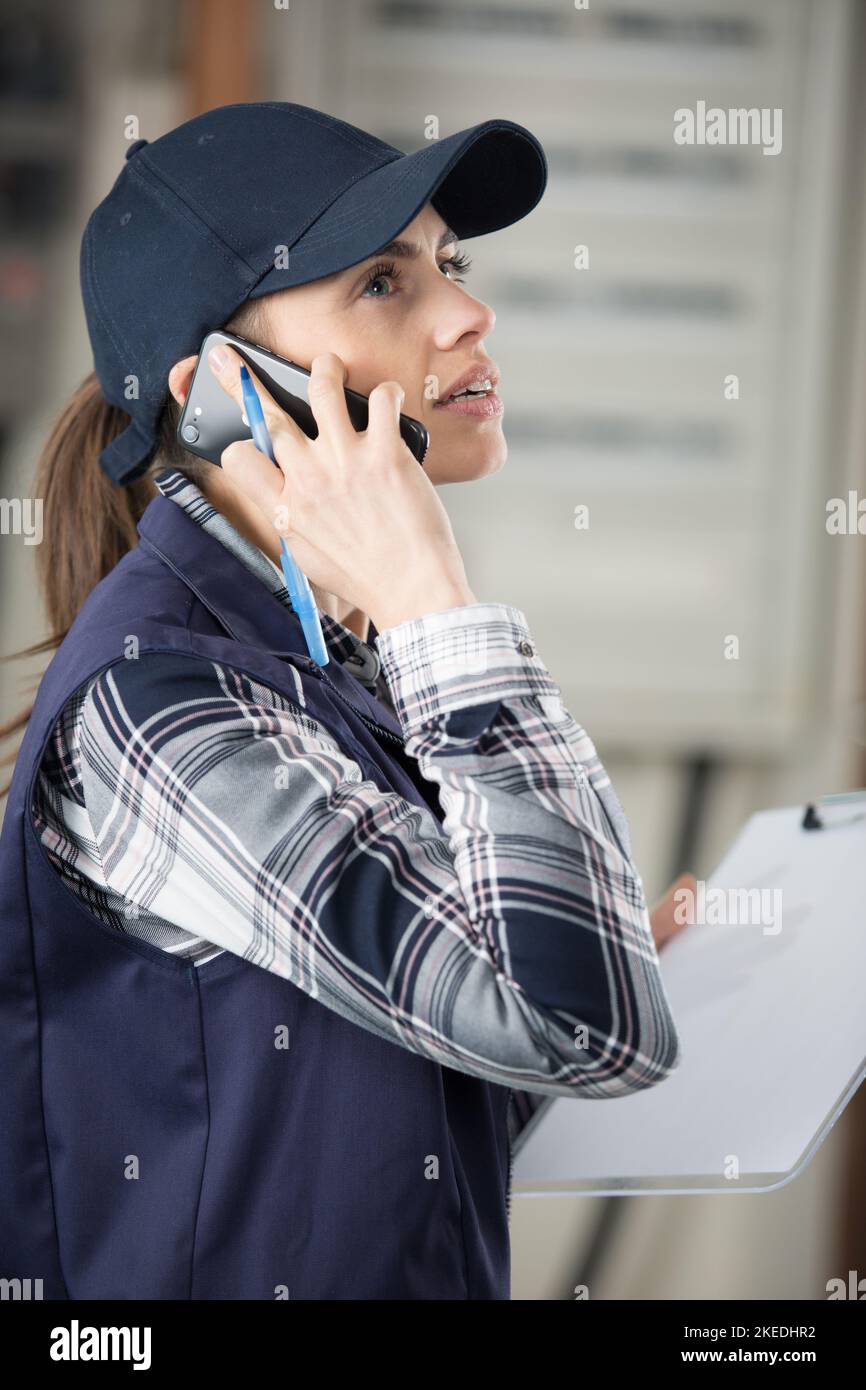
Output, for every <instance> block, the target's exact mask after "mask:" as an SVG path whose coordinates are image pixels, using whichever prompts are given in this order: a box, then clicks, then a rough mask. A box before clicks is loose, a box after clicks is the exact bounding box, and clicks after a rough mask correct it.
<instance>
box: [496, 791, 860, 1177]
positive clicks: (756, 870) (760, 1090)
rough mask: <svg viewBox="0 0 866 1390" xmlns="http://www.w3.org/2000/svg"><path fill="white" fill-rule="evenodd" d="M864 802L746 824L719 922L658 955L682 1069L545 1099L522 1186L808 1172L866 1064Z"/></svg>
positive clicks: (522, 1153)
mask: <svg viewBox="0 0 866 1390" xmlns="http://www.w3.org/2000/svg"><path fill="white" fill-rule="evenodd" d="M864 805H866V803H864V802H862V801H861V802H860V804H859V807H858V806H857V805H856V803H855V804H854V805H852V807H851V808H850V809H849V811H848V814H847V818H845V817H842V818H839V817H837V818H836V820H835V823H828V824H827V825H825V827H824V828H822V829H819V830H804V829H803V828H802V820H803V807H802V806H800V807H791V808H784V809H781V810H771V811H762V812H759V813H758V814H757V815H755V816H753V817H752V818H751V820H749V821H748V822H747V823H746V825H745V827H744V829H743V830H742V832H741V833H740V835H739V836H738V838H737V839H736V840H735V842H734V844H733V845H732V847H731V849H730V850H729V852H728V854H727V855H726V856H725V858H724V860H723V861H722V863H721V864H720V865H719V867H718V869H717V870H716V872H715V873H714V874H713V876H712V878H711V879H709V880H708V882H707V894H708V898H707V911H706V914H705V916H706V919H707V924H706V925H703V924H702V923H701V921H700V918H699V919H698V921H697V922H696V923H695V924H694V925H690V926H688V927H687V928H686V929H685V931H683V932H682V934H681V935H679V936H677V937H675V938H674V939H673V940H671V941H670V942H669V943H668V944H667V945H666V946H665V947H664V948H663V949H662V951H661V954H660V962H661V968H662V974H663V977H664V982H665V988H666V990H667V993H668V998H669V1000H670V1004H671V1009H672V1011H673V1015H674V1020H675V1022H676V1025H677V1029H678V1032H679V1035H680V1040H681V1044H682V1059H681V1061H680V1064H679V1066H678V1067H677V1069H676V1070H675V1071H674V1072H673V1073H672V1074H671V1075H670V1076H669V1077H666V1078H665V1080H664V1081H661V1082H659V1083H658V1085H656V1086H653V1087H651V1088H650V1089H649V1090H646V1091H639V1092H637V1093H635V1094H634V1095H629V1096H622V1097H619V1098H615V1099H606V1100H584V1099H571V1098H570V1097H564V1098H562V1099H559V1098H555V1099H550V1100H548V1101H547V1103H546V1104H544V1105H543V1106H542V1107H541V1109H540V1110H539V1111H537V1112H536V1114H535V1115H534V1116H533V1118H532V1120H531V1121H530V1123H529V1125H527V1127H526V1130H525V1131H524V1132H523V1134H521V1135H520V1136H519V1138H518V1140H517V1142H516V1143H515V1147H514V1153H515V1159H514V1170H513V1187H512V1192H513V1196H514V1197H515V1198H519V1197H522V1196H536V1197H538V1196H566V1195H586V1194H594V1195H599V1196H601V1195H606V1196H622V1195H631V1194H634V1195H638V1194H640V1193H656V1194H658V1193H663V1192H667V1193H685V1192H689V1193H694V1192H713V1193H715V1192H757V1191H767V1190H769V1189H771V1188H775V1187H781V1186H783V1185H784V1184H785V1183H786V1182H790V1180H791V1179H792V1178H794V1177H795V1176H796V1175H797V1174H798V1173H799V1172H801V1171H802V1169H803V1168H804V1167H805V1165H806V1164H807V1163H808V1162H809V1160H810V1159H811V1158H812V1156H813V1154H814V1153H815V1152H816V1151H817V1149H818V1147H819V1146H820V1144H821V1143H822V1141H823V1139H824V1138H825V1137H826V1135H827V1133H828V1132H829V1130H830V1128H831V1126H832V1125H833V1123H834V1122H835V1120H836V1119H838V1117H839V1115H840V1114H841V1113H842V1111H843V1109H844V1107H845V1105H846V1104H847V1103H848V1101H849V1100H850V1098H851V1096H852V1095H853V1094H854V1092H855V1091H856V1089H857V1087H858V1086H859V1084H860V1082H861V1081H862V1080H863V1079H864V1076H866V1007H864V986H866V817H864V816H863V814H862V812H863V808H864ZM858 811H859V813H860V814H859V815H858ZM711 889H723V890H726V891H725V892H724V894H723V895H722V896H721V897H720V896H719V895H718V894H714V895H712V898H711V897H710V890H711ZM731 890H740V894H742V892H743V890H752V896H751V899H750V902H751V904H752V907H751V909H750V913H748V914H747V913H745V912H744V910H743V907H742V906H741V904H743V903H744V901H745V900H744V898H743V897H742V896H739V897H735V896H734V895H733V893H732V891H731ZM755 890H763V896H762V898H761V899H760V900H759V899H758V897H757V896H756V892H755ZM777 891H778V893H780V894H781V897H780V898H778V897H774V893H775V892H777ZM711 901H713V902H714V903H715V909H716V910H718V909H719V907H720V906H721V910H722V911H723V912H724V915H725V916H726V917H727V918H728V924H727V925H722V924H715V925H712V924H710V917H711V913H712V911H713V910H714V909H713V908H711V907H710V902H711ZM759 901H760V903H761V904H762V905H763V907H764V910H765V915H764V917H763V919H762V920H763V922H764V923H765V924H767V925H763V926H762V925H761V924H760V921H758V922H757V924H755V923H756V919H757V918H758V913H757V912H756V909H757V908H758V905H759ZM774 904H775V906H776V907H777V908H778V909H780V912H779V916H778V923H779V925H780V929H778V930H776V929H775V927H776V922H775V921H774V916H773V908H774ZM748 915H750V916H751V921H752V925H735V924H733V923H734V922H736V921H737V919H738V917H739V918H740V919H742V918H743V916H748ZM732 919H733V920H732Z"/></svg>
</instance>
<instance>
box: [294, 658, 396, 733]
mask: <svg viewBox="0 0 866 1390" xmlns="http://www.w3.org/2000/svg"><path fill="white" fill-rule="evenodd" d="M293 660H295V661H299V662H302V663H303V665H304V666H305V667H306V669H307V670H308V671H309V672H310V674H311V675H312V676H317V677H318V679H319V680H321V681H324V683H325V685H326V686H327V687H328V689H329V690H333V692H334V694H335V695H336V696H337V697H338V699H340V700H342V701H343V704H345V705H348V706H349V709H350V710H352V711H354V713H355V714H357V716H358V718H359V719H361V720H363V722H364V723H365V724H366V725H367V728H368V729H372V731H373V733H376V734H380V735H381V736H382V737H383V738H386V739H388V740H389V742H391V743H395V744H396V745H397V747H398V748H402V749H403V751H404V752H405V750H406V743H405V740H404V739H402V738H398V737H397V735H396V734H392V732H391V730H390V729H386V728H385V726H384V724H379V723H377V721H376V720H375V719H370V718H369V716H368V715H366V714H365V713H364V711H363V710H360V709H359V708H358V706H357V705H356V704H355V702H354V701H353V700H350V699H349V697H348V695H344V694H343V692H342V690H340V689H339V688H338V687H337V686H336V685H335V684H334V682H333V681H332V680H331V678H330V676H329V675H328V674H327V672H326V671H325V670H324V668H323V667H322V666H319V665H318V664H317V663H316V662H315V661H313V658H312V657H310V656H301V655H298V654H295V653H293Z"/></svg>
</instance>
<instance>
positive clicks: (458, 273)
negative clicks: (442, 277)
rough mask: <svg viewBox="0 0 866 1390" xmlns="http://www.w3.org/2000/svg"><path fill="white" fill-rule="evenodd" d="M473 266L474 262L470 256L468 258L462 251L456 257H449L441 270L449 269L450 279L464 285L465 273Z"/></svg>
mask: <svg viewBox="0 0 866 1390" xmlns="http://www.w3.org/2000/svg"><path fill="white" fill-rule="evenodd" d="M471 264H472V261H471V259H470V258H469V256H467V255H466V254H465V253H464V252H462V251H460V252H458V253H457V255H455V256H449V257H448V260H447V261H443V262H442V263H441V265H440V267H439V269H440V270H445V268H446V267H447V268H448V270H449V272H450V273H449V275H448V279H449V280H457V281H458V282H460V283H462V281H463V277H464V275H465V272H466V271H467V270H468V269H469V267H470V266H471Z"/></svg>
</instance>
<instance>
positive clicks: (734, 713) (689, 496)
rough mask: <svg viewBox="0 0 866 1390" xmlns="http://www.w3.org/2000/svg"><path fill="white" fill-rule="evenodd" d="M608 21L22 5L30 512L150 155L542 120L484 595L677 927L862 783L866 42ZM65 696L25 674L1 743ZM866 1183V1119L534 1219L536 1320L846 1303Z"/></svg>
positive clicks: (8, 279) (4, 182)
mask: <svg viewBox="0 0 866 1390" xmlns="http://www.w3.org/2000/svg"><path fill="white" fill-rule="evenodd" d="M578 5H582V0H578ZM578 5H575V4H574V3H573V0H461V2H460V3H457V0H288V2H287V3H281V0H148V2H147V3H144V0H128V3H124V4H121V5H118V4H115V3H112V0H79V3H78V4H76V5H74V6H63V7H59V6H57V5H55V4H53V3H51V2H50V0H18V3H16V4H15V5H14V6H12V5H10V4H8V3H7V4H5V6H4V8H3V11H2V20H0V79H2V91H0V126H2V131H3V135H4V137H5V138H4V140H3V142H2V144H3V151H4V152H3V155H2V160H0V171H2V172H0V213H2V228H0V318H2V324H3V330H4V331H3V335H2V370H0V451H2V452H0V496H2V497H4V498H27V497H30V496H32V474H33V469H34V464H35V460H36V456H37V453H38V449H39V446H40V444H41V442H42V440H43V439H44V437H45V434H46V432H47V430H48V428H49V426H50V424H51V422H52V420H53V418H54V417H55V415H56V414H57V413H58V411H59V409H60V407H61V405H62V403H63V402H64V401H65V399H66V397H67V396H68V395H69V394H70V393H71V391H72V390H73V389H74V387H75V386H76V385H77V384H78V383H79V381H80V380H81V378H83V377H84V376H85V375H86V374H87V372H88V371H89V370H90V367H91V359H90V354H89V347H88V343H87V337H86V331H85V325H84V318H83V313H82V311H81V305H80V299H79V290H78V246H79V241H80V236H81V232H82V230H83V227H84V223H85V221H86V219H87V216H88V215H89V213H90V211H91V209H92V207H93V206H94V204H95V203H96V202H97V201H98V200H99V199H100V198H101V197H102V196H103V195H104V193H105V192H106V191H107V190H108V188H109V187H110V186H111V184H112V182H113V181H114V179H115V177H116V176H117V173H118V172H119V170H120V168H121V167H122V163H123V159H124V154H125V151H126V149H127V147H128V143H129V141H130V140H132V139H135V138H137V137H138V136H139V135H140V136H143V137H145V138H148V139H154V138H156V137H157V136H159V135H160V134H162V133H164V132H165V131H166V130H168V129H169V128H171V127H172V126H173V125H175V124H177V123H178V122H179V121H181V120H183V119H186V118H187V117H188V116H191V115H194V114H196V113H197V112H198V111H201V110H204V109H207V108H208V107H211V106H216V105H222V104H224V103H227V102H231V101H248V100H258V99H279V100H290V101H297V102H302V103H305V104H307V105H311V106H317V107H321V108H323V109H326V110H328V111H331V112H333V113H334V114H335V115H338V116H341V117H343V118H345V119H347V120H349V121H351V122H353V123H354V124H357V125H360V126H362V127H365V128H367V129H369V130H371V131H373V132H374V133H375V134H376V135H378V136H380V137H381V138H384V139H386V140H389V141H391V142H392V143H393V144H395V145H397V146H399V147H401V148H404V149H407V150H411V149H417V148H420V147H421V146H422V145H423V143H424V141H425V139H426V138H428V134H429V131H430V129H431V120H430V118H431V117H436V118H437V120H438V123H439V134H440V135H446V134H450V133H452V132H453V131H456V130H460V129H462V128H464V127H466V126H469V125H471V124H473V123H474V122H477V121H481V120H484V119H487V118H489V117H491V116H504V117H508V118H509V119H512V120H515V121H519V122H521V123H523V124H525V125H527V126H529V127H530V128H531V129H532V130H533V131H534V132H536V133H537V134H538V136H539V137H540V138H541V140H542V142H543V144H544V146H545V148H546V150H547V152H548V155H549V160H550V171H551V174H550V183H549V186H548V190H547V192H546V194H545V197H544V198H543V200H542V202H541V204H540V205H539V207H538V208H537V209H536V211H535V212H534V213H533V214H532V215H531V216H530V217H529V218H528V219H526V220H525V221H523V222H521V223H518V224H517V225H516V226H515V227H512V228H508V229H506V230H505V231H503V232H500V233H498V234H497V235H496V236H494V237H490V238H486V239H485V238H483V239H479V240H478V241H476V242H471V241H470V242H467V243H466V245H467V248H468V249H469V250H470V252H471V254H472V255H473V259H474V266H473V271H472V280H471V284H470V286H469V288H470V289H471V291H472V292H473V293H475V294H477V295H479V296H480V297H481V298H482V299H484V300H486V301H487V302H488V303H490V304H492V305H493V306H494V308H495V309H496V311H497V315H498V319H497V324H496V329H495V332H494V334H493V336H492V337H491V339H490V340H489V346H490V351H491V352H492V354H493V355H494V356H495V358H496V360H497V361H498V363H499V365H500V367H501V370H502V391H503V395H504V396H505V399H506V403H507V415H506V434H507V436H508V439H509V442H510V454H509V461H508V464H507V466H506V468H505V470H504V472H503V473H501V474H499V475H498V476H497V477H496V478H495V479H494V480H488V481H486V482H484V481H482V482H479V483H474V484H463V485H461V486H459V487H453V486H452V487H449V488H446V489H444V492H443V496H444V500H445V504H446V506H447V507H448V510H449V512H450V514H451V516H452V520H453V522H454V527H455V531H456V533H457V537H458V540H459V542H460V545H461V548H462V550H463V554H464V556H465V558H466V562H467V570H468V572H469V575H470V579H471V581H472V585H473V589H474V590H475V592H476V593H477V594H478V595H479V597H486V598H496V599H498V600H503V601H506V602H511V603H515V604H517V605H518V606H519V607H520V608H522V609H523V610H524V611H525V612H526V614H527V616H528V619H529V621H530V624H531V626H532V629H533V634H534V636H535V637H536V639H537V641H538V645H539V649H540V650H541V652H542V654H543V656H544V658H545V660H546V662H547V664H548V666H549V667H550V668H551V670H552V672H553V674H554V676H555V677H556V678H557V680H558V681H559V683H560V684H561V685H562V687H563V690H564V693H565V697H566V703H567V704H568V706H569V708H570V709H571V710H572V712H573V713H574V715H575V717H576V718H577V719H578V720H579V721H580V722H581V723H583V724H585V725H586V727H587V728H588V730H589V731H590V733H591V735H592V737H593V739H594V741H595V743H596V745H597V747H598V749H599V752H600V753H601V756H602V758H603V760H604V761H605V763H606V765H607V767H608V769H609V771H610V773H611V776H612V778H613V781H614V783H615V785H616V787H617V789H618V791H619V794H620V798H621V800H622V802H623V804H624V806H625V809H626V811H627V813H628V815H629V819H630V822H631V826H632V834H633V839H634V844H635V850H636V856H637V860H638V863H639V866H640V869H641V872H642V874H643V876H644V881H645V884H646V888H647V893H648V896H649V898H650V900H651V901H653V900H654V899H655V898H657V897H658V896H660V895H661V894H662V892H663V891H664V889H665V888H666V886H667V885H668V883H669V882H670V881H671V879H672V878H673V876H674V875H675V874H676V873H678V872H679V871H680V870H681V869H684V868H688V869H691V870H692V871H693V872H695V873H696V874H697V875H698V876H699V877H706V876H708V874H709V873H710V872H711V870H712V869H713V867H714V866H715V864H716V863H717V862H718V860H719V858H720V857H721V855H722V853H723V851H724V850H725V848H726V846H727V845H728V843H729V842H730V840H731V838H732V837H733V835H734V833H735V832H736V830H737V829H738V828H739V826H740V825H741V824H742V822H743V820H744V818H746V817H747V816H748V815H749V814H750V812H751V811H753V810H755V809H758V808H760V807H764V806H770V805H778V804H794V803H798V802H801V801H805V800H807V799H810V798H814V797H815V796H817V795H820V794H821V793H824V792H829V791H844V790H846V789H849V788H852V787H857V786H863V785H864V783H866V768H864V750H866V703H864V689H863V687H864V672H866V659H864V651H866V642H864V625H866V613H864V607H866V603H864V599H866V567H864V560H863V555H864V546H866V542H864V540H863V537H862V535H858V534H848V535H829V534H828V531H827V527H826V507H827V503H828V500H829V499H831V498H834V497H841V498H846V499H847V498H848V496H849V493H850V492H854V493H855V499H862V498H863V497H864V495H866V469H864V411H863V404H862V391H861V382H862V380H863V377H864V370H866V218H864V216H863V214H864V204H866V153H864V150H866V142H864V134H866V112H864V97H863V92H864V90H866V82H864V78H866V15H864V7H863V5H862V4H861V3H860V2H859V0H619V2H618V0H591V3H589V5H588V7H580V8H579V7H578ZM698 101H705V102H706V105H707V107H713V106H717V107H721V108H723V109H728V108H741V107H745V108H750V107H757V108H769V109H775V108H780V109H781V110H782V112H783V124H782V127H781V129H782V149H781V151H780V152H779V153H778V154H775V155H766V154H764V153H763V151H762V149H761V148H760V147H756V146H754V145H751V146H750V145H739V146H737V145H728V146H715V147H711V146H708V145H703V146H702V145H690V146H688V145H687V146H683V145H678V144H677V143H675V141H674V139H673V127H674V120H673V113H674V111H675V110H677V109H678V108H683V107H687V108H691V109H694V108H695V106H696V103H697V102H698ZM130 118H134V119H133V120H132V121H130ZM261 157H262V158H263V159H267V150H262V151H261ZM581 248H583V249H581ZM732 375H733V376H735V377H736V378H737V384H738V391H737V392H732V389H731V383H730V379H731V377H732ZM582 508H585V509H587V510H586V511H581V510H580V509H582ZM864 510H866V508H864ZM587 517H588V519H589V525H588V527H586V526H580V525H577V524H576V521H579V520H580V519H581V518H587ZM863 525H864V529H866V521H864V523H863ZM0 540H2V545H0V583H2V605H0V651H2V652H3V653H8V652H10V651H12V650H17V649H18V648H19V647H21V646H24V645H26V644H29V643H31V642H34V641H36V640H37V639H38V638H39V637H41V636H42V635H44V632H45V626H44V618H43V615H42V613H41V609H40V604H39V598H38V593H37V590H36V584H35V577H34V566H33V549H34V548H33V547H32V546H28V545H27V544H25V542H24V538H23V537H22V536H20V535H3V536H2V537H0ZM731 636H735V637H736V638H737V639H738V642H739V655H738V657H737V658H736V659H734V660H731V659H729V658H728V656H727V655H726V640H727V639H728V638H730V637H731ZM38 670H39V668H38V667H34V666H32V665H31V666H30V667H29V668H27V669H26V670H24V669H23V668H22V666H21V664H20V663H11V664H9V663H6V664H4V665H3V666H0V699H2V704H0V718H8V717H9V715H10V714H11V713H12V711H13V709H17V708H18V706H19V705H20V704H21V703H22V700H23V697H24V696H25V695H26V692H27V680H28V679H31V680H32V677H33V676H34V675H35V674H38ZM864 1161H866V1106H864V1097H863V1095H862V1093H861V1095H860V1096H858V1097H857V1098H856V1099H855V1101H854V1103H853V1104H852V1105H851V1106H850V1107H849V1108H848V1110H847V1111H846V1113H845V1115H844V1116H843V1118H842V1120H841V1121H840V1122H839V1123H838V1124H837V1125H836V1127H835V1128H834V1129H833V1131H832V1132H831V1134H830V1137H829V1138H828V1140H827V1141H826V1143H825V1144H824V1146H823V1147H822V1149H821V1150H820V1152H819V1153H818V1155H817V1157H816V1158H815V1159H814V1160H813V1162H812V1163H811V1164H810V1165H809V1167H808V1169H807V1170H806V1172H805V1173H804V1174H803V1175H802V1176H801V1177H799V1178H798V1179H796V1180H795V1181H794V1182H793V1183H791V1184H790V1185H789V1186H787V1187H785V1188H783V1189H781V1190H780V1191H778V1192H773V1193H769V1194H767V1195H761V1196H749V1195H742V1196H738V1197H735V1198H732V1197H731V1196H729V1195H724V1196H719V1197H683V1198H673V1197H654V1196H645V1197H639V1198H615V1199H593V1198H581V1199H571V1200H563V1199H553V1198H551V1199H542V1200H538V1199H529V1198H526V1199H519V1198H518V1199H516V1200H515V1202H514V1205H513V1239H514V1247H513V1249H514V1286H513V1291H514V1297H515V1298H536V1299H541V1298H543V1299H558V1298H568V1297H570V1296H572V1295H571V1290H572V1288H573V1286H574V1285H575V1284H576V1283H579V1282H588V1283H589V1285H590V1296H591V1297H592V1298H657V1299H665V1298H672V1297H691V1298H714V1297H721V1298H725V1297H745V1298H755V1299H764V1298H794V1299H811V1298H822V1297H825V1296H826V1294H825V1284H826V1280H827V1279H828V1278H829V1277H831V1275H836V1274H843V1273H844V1272H846V1271H847V1270H848V1269H849V1268H857V1269H859V1270H860V1272H861V1274H863V1273H866V1198H864V1180H863V1175H864V1171H866V1167H864Z"/></svg>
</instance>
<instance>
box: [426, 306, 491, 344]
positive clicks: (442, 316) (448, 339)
mask: <svg viewBox="0 0 866 1390" xmlns="http://www.w3.org/2000/svg"><path fill="white" fill-rule="evenodd" d="M495 322H496V314H495V312H494V310H493V309H491V307H490V305H489V304H485V303H484V301H483V299H476V298H475V297H474V295H471V294H459V295H458V294H453V295H447V296H445V298H444V302H443V301H441V300H440V302H439V305H438V312H437V323H436V339H437V342H436V346H437V347H438V348H440V349H442V350H447V349H448V348H451V347H453V346H454V344H455V343H457V342H459V341H460V339H461V338H463V337H465V335H466V334H467V333H471V334H473V335H474V336H475V337H478V338H484V337H486V336H487V334H488V333H491V332H492V331H493V325H494V324H495Z"/></svg>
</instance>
